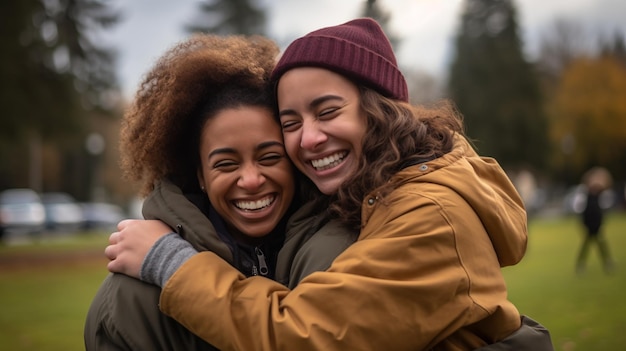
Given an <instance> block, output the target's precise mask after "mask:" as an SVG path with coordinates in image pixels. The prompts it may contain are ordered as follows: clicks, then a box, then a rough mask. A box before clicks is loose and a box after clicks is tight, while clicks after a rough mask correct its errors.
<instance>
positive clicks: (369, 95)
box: [330, 86, 463, 229]
mask: <svg viewBox="0 0 626 351" xmlns="http://www.w3.org/2000/svg"><path fill="white" fill-rule="evenodd" d="M359 90H360V100H361V102H360V108H361V109H362V110H363V111H364V112H365V115H366V123H367V131H366V133H365V136H364V138H363V142H362V155H361V158H360V160H359V164H358V166H357V171H356V172H355V173H354V174H353V175H352V176H351V177H350V178H348V179H347V180H346V181H344V182H343V184H342V185H341V186H340V187H339V189H338V192H337V194H336V195H335V196H336V198H335V201H333V202H332V204H331V206H330V210H331V212H332V213H333V214H334V215H336V216H337V217H339V218H341V219H342V220H343V221H345V222H346V223H347V225H348V226H350V227H352V228H355V229H358V228H360V227H361V204H362V201H363V199H364V198H365V196H366V195H367V194H368V193H370V192H372V191H374V190H375V189H378V193H377V194H376V195H377V196H378V197H379V198H380V199H384V196H385V195H386V194H388V193H389V192H390V191H391V190H392V189H393V188H394V187H395V186H396V184H393V183H391V182H389V180H390V179H391V178H392V176H393V175H394V174H395V173H397V172H398V171H400V170H401V169H402V168H404V167H406V166H407V165H411V164H416V163H420V162H423V161H425V160H431V159H434V158H437V157H440V156H443V155H445V154H446V153H448V152H450V151H451V150H452V148H453V144H454V136H455V134H457V133H459V134H463V119H462V116H461V115H460V113H458V111H457V109H456V108H455V106H454V105H453V104H452V103H451V102H449V101H445V100H444V101H441V102H439V103H438V104H435V105H433V106H430V107H427V106H415V105H411V104H409V103H405V102H402V101H397V100H393V99H389V98H386V97H384V96H382V95H381V94H379V93H377V92H376V91H374V90H372V89H369V88H366V87H362V86H360V87H359Z"/></svg>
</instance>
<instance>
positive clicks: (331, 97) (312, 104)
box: [278, 95, 343, 118]
mask: <svg viewBox="0 0 626 351" xmlns="http://www.w3.org/2000/svg"><path fill="white" fill-rule="evenodd" d="M330 100H343V97H341V96H339V95H324V96H320V97H318V98H315V99H313V101H311V102H310V103H309V109H314V108H315V107H317V106H319V105H321V104H323V103H324V102H326V101H330ZM295 114H296V111H295V110H293V109H285V110H281V111H279V112H278V117H279V118H280V117H282V116H286V115H295Z"/></svg>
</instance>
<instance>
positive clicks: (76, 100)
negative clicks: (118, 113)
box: [0, 0, 117, 138]
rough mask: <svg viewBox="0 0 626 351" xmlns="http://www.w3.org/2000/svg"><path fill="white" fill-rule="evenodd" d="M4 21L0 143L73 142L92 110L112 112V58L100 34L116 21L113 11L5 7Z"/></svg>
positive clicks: (51, 4)
mask: <svg viewBox="0 0 626 351" xmlns="http://www.w3.org/2000/svg"><path fill="white" fill-rule="evenodd" d="M0 14H1V15H0V16H1V17H2V18H1V20H0V45H1V46H2V48H3V52H4V55H2V57H1V58H0V73H1V74H2V77H3V80H2V82H1V83H0V104H1V106H3V108H4V111H3V114H4V117H3V118H2V119H1V120H0V136H2V137H6V138H20V137H23V136H25V135H29V134H30V133H40V134H41V135H42V137H44V138H48V137H54V136H64V135H69V134H71V133H73V132H75V131H76V130H77V129H78V128H79V127H80V126H81V125H82V120H81V119H82V118H83V115H84V111H85V110H89V109H91V108H94V107H97V108H105V109H107V108H111V105H112V104H111V99H110V97H111V96H113V95H114V94H112V92H111V89H113V88H115V75H114V67H113V53H112V51H110V50H107V49H103V48H101V47H100V44H99V43H100V39H99V38H98V36H97V35H98V33H97V31H96V29H97V27H98V26H108V25H111V24H113V23H115V20H116V19H117V16H116V15H115V14H114V13H113V12H112V11H110V10H109V9H108V8H107V5H105V4H103V3H102V2H101V1H99V0H65V1H63V0H58V1H39V0H23V1H3V2H2V4H0ZM96 43H98V44H96Z"/></svg>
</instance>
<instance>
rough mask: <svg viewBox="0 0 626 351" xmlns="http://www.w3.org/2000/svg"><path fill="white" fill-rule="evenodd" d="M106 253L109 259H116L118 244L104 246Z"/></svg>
mask: <svg viewBox="0 0 626 351" xmlns="http://www.w3.org/2000/svg"><path fill="white" fill-rule="evenodd" d="M104 255H105V256H106V257H107V258H108V259H109V260H114V259H116V258H117V246H116V245H109V246H107V247H105V248H104Z"/></svg>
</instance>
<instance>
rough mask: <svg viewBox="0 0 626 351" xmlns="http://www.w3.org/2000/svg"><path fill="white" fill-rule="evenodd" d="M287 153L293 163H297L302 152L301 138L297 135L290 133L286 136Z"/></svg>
mask: <svg viewBox="0 0 626 351" xmlns="http://www.w3.org/2000/svg"><path fill="white" fill-rule="evenodd" d="M283 138H284V143H285V151H287V155H288V156H289V158H290V159H291V160H292V161H295V160H296V159H297V156H298V152H299V150H300V137H299V136H298V135H297V133H288V134H286V135H284V137H283Z"/></svg>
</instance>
